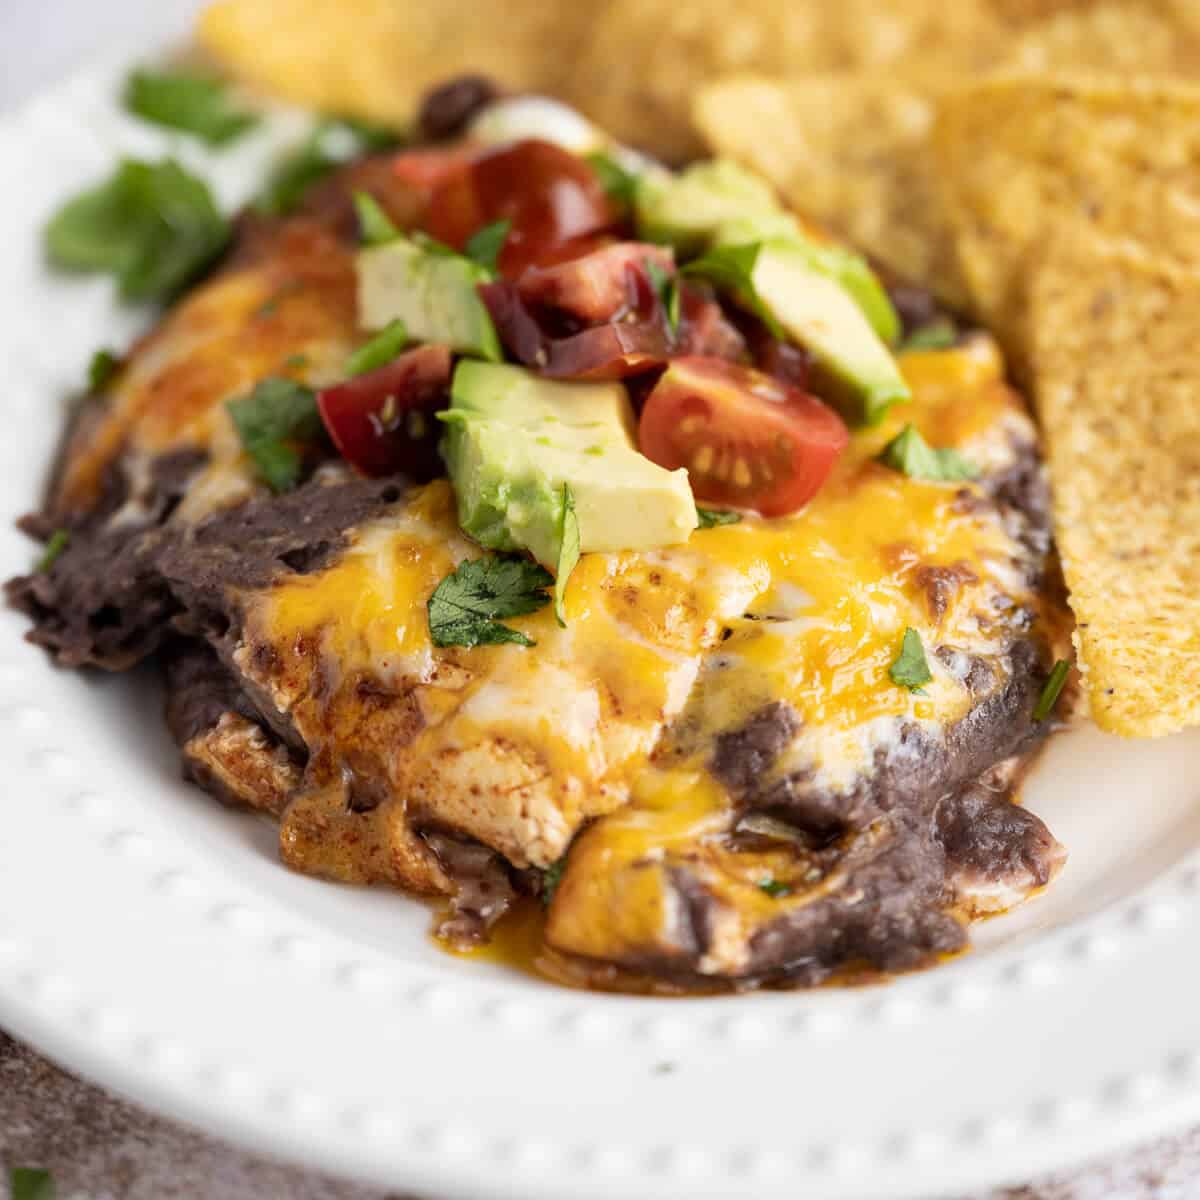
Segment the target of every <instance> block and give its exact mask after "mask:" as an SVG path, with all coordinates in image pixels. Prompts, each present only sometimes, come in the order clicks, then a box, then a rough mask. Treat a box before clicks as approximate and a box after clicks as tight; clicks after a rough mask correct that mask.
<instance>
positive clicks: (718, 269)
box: [680, 242, 787, 341]
mask: <svg viewBox="0 0 1200 1200" xmlns="http://www.w3.org/2000/svg"><path fill="white" fill-rule="evenodd" d="M761 250H762V243H761V242H747V243H744V244H743V245H740V246H717V247H716V248H715V249H712V250H709V251H708V253H707V254H703V255H701V256H700V257H699V258H695V259H693V260H692V261H691V262H690V263H685V264H684V265H683V266H682V267H680V272H681V274H684V275H696V276H698V277H700V278H702V279H707V280H709V281H710V282H712V283H714V284H716V286H717V287H719V288H724V289H725V290H726V291H730V292H733V293H734V294H735V295H736V296H737V297H738V298H739V299H740V300H741V301H742V303H743V304H745V305H746V306H747V307H748V308H749V309H750V310H751V311H752V312H753V313H754V314H755V316H757V317H758V319H759V320H760V321H762V323H763V324H764V325H765V326H766V327H767V329H768V330H769V331H770V333H771V336H772V337H777V338H779V339H780V341H783V340H785V339H786V337H787V335H786V334H785V332H784V330H783V327H782V326H781V325H780V324H779V322H778V321H777V320H776V319H775V314H774V313H773V312H771V310H770V308H768V307H767V305H766V304H764V303H763V301H762V298H761V297H760V296H759V294H758V292H757V290H756V289H755V287H754V265H755V263H757V262H758V255H759V252H760V251H761Z"/></svg>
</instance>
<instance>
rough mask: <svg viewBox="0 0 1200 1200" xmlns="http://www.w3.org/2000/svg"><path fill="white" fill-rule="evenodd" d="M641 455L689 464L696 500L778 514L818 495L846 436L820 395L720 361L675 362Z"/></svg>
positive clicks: (642, 434) (646, 422)
mask: <svg viewBox="0 0 1200 1200" xmlns="http://www.w3.org/2000/svg"><path fill="white" fill-rule="evenodd" d="M638 433H639V439H640V442H641V450H642V453H643V454H645V455H646V457H647V458H649V459H652V460H653V461H654V462H656V463H658V464H659V465H660V466H664V467H667V468H668V469H670V470H675V469H676V468H678V467H686V468H687V472H688V477H689V479H690V480H691V484H692V491H693V492H694V493H695V495H696V499H697V500H702V501H706V502H709V503H712V504H718V505H732V506H735V507H738V508H752V509H756V510H757V511H758V512H760V513H762V514H763V515H764V516H768V517H774V516H781V515H782V514H784V513H789V512H794V511H795V510H796V509H798V508H800V507H802V506H803V505H804V504H806V503H807V502H808V501H809V500H811V499H812V497H813V496H814V495H815V494H816V493H817V491H818V490H819V489H820V487H821V485H822V484H823V483H824V482H825V479H826V477H827V476H828V475H829V472H830V470H831V469H832V467H833V464H834V462H835V461H836V459H837V457H838V455H839V454H841V452H842V451H843V450H844V449H845V448H846V446H847V444H848V443H849V440H850V435H849V433H848V432H847V430H846V426H845V424H844V423H843V421H842V419H841V417H839V416H838V415H837V413H835V412H834V411H833V410H832V409H831V408H829V407H828V406H827V405H824V404H822V403H821V401H820V400H818V399H816V398H815V397H814V396H810V395H808V394H807V393H806V392H802V391H800V389H799V388H794V387H790V386H789V385H787V384H786V383H783V382H781V381H780V380H778V379H775V378H772V377H771V376H770V375H765V374H763V372H761V371H756V370H754V369H752V368H750V367H741V366H737V365H736V364H734V363H730V362H726V361H725V360H723V359H717V358H702V357H688V358H676V359H672V361H671V363H670V365H669V366H668V368H667V370H666V372H665V373H664V374H663V376H662V378H661V379H660V380H659V381H658V383H657V384H656V385H655V387H654V390H653V391H652V392H651V393H650V397H649V399H648V400H647V401H646V406H645V408H644V409H643V410H642V417H641V422H640V424H639V427H638Z"/></svg>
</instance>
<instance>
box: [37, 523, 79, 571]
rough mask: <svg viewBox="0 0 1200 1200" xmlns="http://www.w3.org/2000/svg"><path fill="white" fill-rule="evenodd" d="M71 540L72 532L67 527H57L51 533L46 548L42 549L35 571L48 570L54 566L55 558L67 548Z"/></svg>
mask: <svg viewBox="0 0 1200 1200" xmlns="http://www.w3.org/2000/svg"><path fill="white" fill-rule="evenodd" d="M70 540H71V535H70V533H68V532H67V530H65V529H56V530H55V531H54V532H53V533H52V534H51V535H50V540H49V541H48V542H47V543H46V548H45V550H43V551H42V553H41V557H40V558H39V559H38V560H37V564H36V566H35V567H34V568H33V569H34V570H35V571H48V570H50V568H51V567H52V566H54V560H55V559H57V558H58V556H59V555H60V554H61V553H62V552H63V551H64V550H65V549H66V548H67V543H68V542H69V541H70Z"/></svg>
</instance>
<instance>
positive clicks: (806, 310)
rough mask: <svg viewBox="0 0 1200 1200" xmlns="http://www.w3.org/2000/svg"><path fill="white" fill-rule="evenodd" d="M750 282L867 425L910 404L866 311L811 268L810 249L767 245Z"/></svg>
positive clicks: (901, 379) (827, 276)
mask: <svg viewBox="0 0 1200 1200" xmlns="http://www.w3.org/2000/svg"><path fill="white" fill-rule="evenodd" d="M751 280H752V282H753V284H754V290H755V292H756V293H757V294H758V298H759V300H760V301H761V302H762V303H763V304H765V305H766V307H767V308H768V309H769V310H770V311H771V313H772V315H773V316H774V317H775V319H776V320H777V321H778V322H779V324H780V325H782V326H783V328H784V329H785V330H786V331H787V332H788V334H789V335H790V336H791V337H793V338H795V339H796V341H797V342H799V343H800V345H802V346H804V347H805V348H806V349H807V350H808V351H809V352H810V353H811V354H812V355H813V357H814V358H815V359H816V361H817V365H818V367H819V368H821V369H822V370H823V371H824V373H825V374H826V376H827V377H828V380H829V382H830V383H831V384H833V385H835V387H836V388H837V390H839V391H843V392H845V393H846V395H847V398H848V399H849V400H850V401H851V402H852V403H853V406H855V407H858V408H860V409H861V416H862V418H863V419H864V420H865V421H866V422H867V423H868V424H874V423H875V422H876V421H878V420H879V419H880V418H881V417H882V416H883V414H884V413H885V412H887V410H888V409H889V408H890V407H891V406H892V405H893V404H900V403H903V402H904V401H907V400H911V399H912V394H911V392H910V391H909V388H908V384H906V383H905V382H904V377H903V376H902V375H901V374H900V368H899V367H898V366H897V365H896V360H895V359H894V358H893V357H892V355H891V353H890V352H889V351H888V348H887V347H886V346H885V345H884V344H883V342H882V341H881V340H880V338H879V335H878V334H877V333H876V332H875V330H874V329H873V328H872V327H871V324H870V322H868V320H867V319H866V317H865V316H864V314H863V311H862V309H861V308H860V307H859V306H858V304H856V303H855V301H854V300H853V299H852V298H851V296H850V293H849V292H847V291H846V290H845V288H844V287H843V286H842V285H841V284H840V283H839V282H837V281H836V280H835V278H834V277H833V276H832V275H831V274H829V273H828V272H827V271H824V270H821V269H819V268H815V267H814V266H813V263H812V258H811V255H810V254H809V253H808V251H807V250H806V249H804V248H801V247H798V246H796V245H795V244H794V243H791V242H766V243H764V244H763V246H762V248H761V249H760V250H759V254H758V258H757V259H756V260H755V263H754V270H753V273H752V276H751ZM849 415H850V416H852V417H853V416H855V415H858V414H854V413H850V414H849Z"/></svg>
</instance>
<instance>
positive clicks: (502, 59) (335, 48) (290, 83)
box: [199, 0, 603, 125]
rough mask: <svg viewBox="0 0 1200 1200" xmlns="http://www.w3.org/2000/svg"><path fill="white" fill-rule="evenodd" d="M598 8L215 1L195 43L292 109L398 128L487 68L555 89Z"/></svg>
mask: <svg viewBox="0 0 1200 1200" xmlns="http://www.w3.org/2000/svg"><path fill="white" fill-rule="evenodd" d="M602 7H603V6H602V4H596V3H590V4H563V5H557V4H547V3H543V2H541V0H505V2H504V3H502V4H479V3H477V2H476V0H438V2H437V3H435V4H416V3H402V2H401V0H217V2H216V3H214V4H212V5H210V6H209V8H208V9H207V10H206V11H205V12H204V14H203V16H202V17H201V20H200V26H199V34H200V39H201V41H202V43H203V44H204V46H205V47H206V48H207V49H208V51H209V52H210V53H211V54H213V55H214V57H215V58H216V59H217V60H218V61H219V62H220V63H221V64H222V66H224V67H225V68H226V69H227V70H229V71H230V72H231V73H232V74H234V75H237V76H239V77H241V78H242V79H244V80H245V81H246V82H248V83H250V84H253V85H255V86H257V87H259V88H262V89H263V90H265V91H269V92H273V93H275V94H277V95H279V96H282V97H283V98H285V99H287V100H291V101H294V102H295V103H297V104H302V105H307V106H311V107H314V108H317V109H323V110H325V111H328V112H336V113H341V114H345V115H347V116H356V117H361V118H363V119H366V120H372V121H378V122H381V123H384V124H392V125H403V124H405V123H407V122H408V121H409V120H410V119H411V117H412V116H413V114H414V112H415V110H416V106H417V103H418V102H419V100H420V98H421V95H422V94H423V93H424V92H425V91H426V89H428V88H429V87H430V86H432V85H434V84H437V83H441V82H444V81H445V80H446V79H448V78H450V77H451V76H453V75H456V74H461V73H463V72H467V71H470V72H482V73H484V74H487V75H490V76H492V77H493V78H494V79H496V80H497V81H498V82H500V83H502V84H506V85H508V86H510V87H513V88H526V89H531V90H538V91H556V90H559V89H560V87H561V83H562V76H563V75H564V73H565V72H567V71H568V70H569V69H570V66H571V63H572V62H573V61H575V60H576V59H577V57H578V54H579V51H580V44H581V42H582V40H583V38H584V37H585V36H586V34H587V30H588V27H589V26H590V24H591V22H592V21H593V19H594V18H595V16H596V14H597V13H598V12H599V11H601V10H602Z"/></svg>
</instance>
